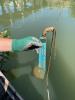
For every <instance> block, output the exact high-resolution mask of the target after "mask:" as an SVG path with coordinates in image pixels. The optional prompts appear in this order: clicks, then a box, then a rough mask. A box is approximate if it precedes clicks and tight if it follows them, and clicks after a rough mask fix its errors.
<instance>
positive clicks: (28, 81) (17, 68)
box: [0, 0, 75, 100]
mask: <svg viewBox="0 0 75 100" xmlns="http://www.w3.org/2000/svg"><path fill="white" fill-rule="evenodd" d="M9 1H10V0H1V1H0V31H2V30H5V29H6V30H8V33H9V35H10V36H11V37H12V38H23V37H26V36H29V35H33V36H36V37H40V36H41V33H42V31H43V29H44V28H45V27H47V26H49V25H50V26H54V27H55V28H56V31H57V40H56V42H57V43H56V44H57V48H56V59H55V61H54V64H53V67H52V69H51V73H50V76H49V89H50V96H51V100H75V1H74V0H11V1H10V2H9ZM49 36H50V35H48V41H49ZM47 50H48V51H47V56H48V54H49V43H48V47H47ZM37 59H38V58H37V54H36V52H34V51H28V52H20V53H15V54H13V55H12V57H10V61H8V62H7V64H6V66H5V69H6V70H7V74H6V75H7V78H8V79H9V80H10V81H11V83H12V84H13V85H14V87H15V88H16V90H17V91H18V92H19V93H20V94H21V96H22V97H23V98H24V99H25V100H47V95H46V90H45V84H44V82H43V81H41V80H37V79H35V78H34V77H33V76H32V74H31V73H32V68H33V67H35V66H36V65H37ZM47 61H48V59H47Z"/></svg>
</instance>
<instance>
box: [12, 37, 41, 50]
mask: <svg viewBox="0 0 75 100" xmlns="http://www.w3.org/2000/svg"><path fill="white" fill-rule="evenodd" d="M41 46H42V43H41V41H40V40H38V39H37V38H35V37H32V36H29V37H26V38H23V39H13V40H12V51H25V50H32V49H36V48H40V47H41Z"/></svg>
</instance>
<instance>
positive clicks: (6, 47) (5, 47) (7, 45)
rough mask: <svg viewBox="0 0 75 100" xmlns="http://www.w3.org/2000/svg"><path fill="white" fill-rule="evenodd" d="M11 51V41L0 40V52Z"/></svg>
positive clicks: (6, 39)
mask: <svg viewBox="0 0 75 100" xmlns="http://www.w3.org/2000/svg"><path fill="white" fill-rule="evenodd" d="M6 51H12V39H8V38H0V52H6Z"/></svg>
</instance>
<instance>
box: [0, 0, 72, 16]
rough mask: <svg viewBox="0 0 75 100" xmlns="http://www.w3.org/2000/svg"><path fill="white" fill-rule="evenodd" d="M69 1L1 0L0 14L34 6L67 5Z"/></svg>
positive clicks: (37, 7)
mask: <svg viewBox="0 0 75 100" xmlns="http://www.w3.org/2000/svg"><path fill="white" fill-rule="evenodd" d="M70 2H71V0H69V1H68V0H38V1H37V0H11V1H10V0H1V2H0V11H1V12H0V15H3V14H5V13H6V14H7V13H15V12H17V11H23V10H24V9H25V8H30V9H31V10H33V9H34V8H36V9H39V8H42V7H46V6H49V7H53V6H57V7H59V6H66V5H67V6H69V5H70Z"/></svg>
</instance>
